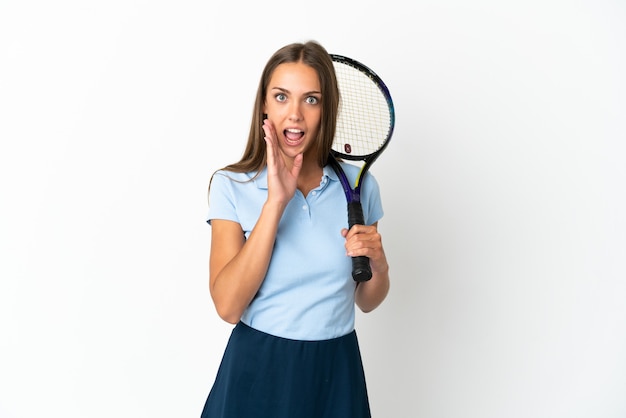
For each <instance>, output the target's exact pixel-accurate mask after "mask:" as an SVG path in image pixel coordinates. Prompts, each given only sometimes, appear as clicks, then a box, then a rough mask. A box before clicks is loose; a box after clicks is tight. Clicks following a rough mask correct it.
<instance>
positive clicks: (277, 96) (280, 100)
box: [275, 93, 287, 102]
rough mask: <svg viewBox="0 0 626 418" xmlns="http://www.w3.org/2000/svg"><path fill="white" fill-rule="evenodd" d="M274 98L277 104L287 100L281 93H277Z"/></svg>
mask: <svg viewBox="0 0 626 418" xmlns="http://www.w3.org/2000/svg"><path fill="white" fill-rule="evenodd" d="M275 97H276V100H278V101H279V102H284V101H285V100H287V96H285V95H284V94H283V93H278V94H277V95H276V96H275Z"/></svg>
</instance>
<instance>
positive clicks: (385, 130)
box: [330, 54, 395, 163]
mask: <svg viewBox="0 0 626 418" xmlns="http://www.w3.org/2000/svg"><path fill="white" fill-rule="evenodd" d="M330 56H331V58H332V61H333V66H334V67H335V74H336V75H337V84H338V86H339V95H340V100H339V113H338V115H337V127H336V131H335V138H334V140H333V146H332V153H333V155H334V156H335V157H337V158H341V159H345V160H353V161H358V160H361V161H368V162H370V163H371V162H373V160H374V159H376V158H377V157H378V155H380V153H381V152H382V151H383V150H384V149H385V148H386V147H387V145H388V144H389V141H390V140H391V136H392V134H393V129H394V126H395V110H394V105H393V100H392V98H391V94H390V93H389V89H388V88H387V86H386V85H385V83H384V82H383V80H382V79H381V78H380V77H379V76H378V75H377V74H376V73H375V72H374V71H372V70H371V69H370V68H369V67H367V66H366V65H364V64H362V63H360V62H359V61H356V60H354V59H352V58H348V57H345V56H343V55H337V54H330Z"/></svg>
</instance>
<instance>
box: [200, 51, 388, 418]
mask: <svg viewBox="0 0 626 418" xmlns="http://www.w3.org/2000/svg"><path fill="white" fill-rule="evenodd" d="M338 103H339V90H338V87H337V80H336V77H335V73H334V67H333V64H332V61H331V58H330V56H329V54H328V52H327V51H326V50H325V49H324V48H323V47H322V46H321V45H319V44H318V43H316V42H312V41H310V42H307V43H295V44H290V45H287V46H285V47H283V48H281V49H279V50H278V51H277V52H276V53H274V55H273V56H272V57H271V58H270V60H269V61H268V63H267V64H266V67H265V69H264V71H263V73H262V76H261V80H260V83H259V88H258V91H257V96H256V102H255V107H254V112H253V115H252V123H251V127H250V134H249V137H248V143H247V146H246V149H245V151H244V154H243V157H242V158H241V160H240V161H239V162H237V163H234V164H231V165H229V166H227V167H225V168H223V169H221V170H218V171H217V172H216V173H214V175H213V176H212V178H211V184H210V187H209V217H208V222H209V224H210V225H211V230H212V231H211V234H212V235H211V254H210V268H209V270H210V278H209V287H210V293H211V297H212V299H213V302H214V304H215V308H216V310H217V313H218V314H219V316H220V317H221V318H222V319H224V320H225V321H227V322H229V323H232V324H236V326H235V327H234V329H233V331H232V335H231V337H230V339H229V341H228V345H227V347H226V350H225V353H224V357H223V359H222V363H221V365H220V368H219V371H218V373H217V377H216V379H215V383H214V384H213V387H212V389H211V391H210V393H209V396H208V399H207V401H206V404H205V406H204V410H203V413H202V417H203V418H223V417H241V418H263V417H268V418H283V417H284V418H295V417H297V418H307V417H310V418H322V417H337V418H339V417H341V418H347V417H350V418H361V417H370V408H369V401H368V394H367V388H366V384H365V376H364V372H363V365H362V361H361V355H360V352H359V346H358V342H357V337H356V333H355V330H354V314H355V304H356V305H357V306H358V307H359V308H360V309H361V310H362V311H364V312H369V311H371V310H373V309H375V308H376V307H377V306H378V305H379V304H380V303H381V302H382V301H383V300H384V299H385V297H386V295H387V292H388V289H389V274H388V271H389V266H388V264H387V259H386V257H385V252H384V249H383V245H382V240H381V236H380V234H379V232H378V230H377V223H378V220H379V219H380V218H381V217H382V214H383V210H382V205H381V199H380V193H379V189H378V184H377V182H376V180H375V178H374V176H372V175H371V174H368V176H369V177H367V179H366V180H365V181H364V182H363V186H362V187H363V189H364V190H362V204H363V212H364V216H365V219H366V222H365V223H366V225H355V226H354V227H352V228H351V229H350V230H349V231H348V230H347V229H346V227H347V215H346V213H345V211H346V200H345V195H344V193H343V190H342V188H341V184H340V182H339V180H338V178H337V176H336V175H335V173H334V172H333V170H332V169H331V168H330V167H329V166H327V165H326V163H327V158H328V155H329V153H330V150H331V144H332V141H333V136H334V133H335V123H336V119H337V111H338ZM342 166H343V167H344V169H345V170H346V172H347V173H348V176H352V178H356V176H357V172H358V168H357V167H355V166H350V165H349V164H345V163H342ZM359 255H364V256H367V257H369V259H370V264H371V268H372V278H371V279H370V280H369V281H367V282H363V283H359V284H357V283H356V282H355V281H354V280H353V279H352V276H351V269H352V263H351V258H350V257H351V256H359Z"/></svg>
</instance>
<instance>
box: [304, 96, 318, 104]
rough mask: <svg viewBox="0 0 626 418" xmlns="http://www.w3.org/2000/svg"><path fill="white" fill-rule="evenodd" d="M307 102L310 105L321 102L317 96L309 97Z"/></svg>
mask: <svg viewBox="0 0 626 418" xmlns="http://www.w3.org/2000/svg"><path fill="white" fill-rule="evenodd" d="M306 102H307V103H308V104H317V103H318V102H319V100H318V99H317V97H315V96H309V97H307V98H306Z"/></svg>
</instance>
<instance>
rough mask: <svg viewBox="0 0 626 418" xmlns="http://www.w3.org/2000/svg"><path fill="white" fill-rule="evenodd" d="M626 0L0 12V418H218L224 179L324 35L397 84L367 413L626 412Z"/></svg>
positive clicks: (179, 5)
mask: <svg viewBox="0 0 626 418" xmlns="http://www.w3.org/2000/svg"><path fill="white" fill-rule="evenodd" d="M625 23H626V4H625V3H623V2H622V1H621V0H613V1H611V0H581V1H565V0H563V1H559V0H543V1H536V0H526V1H517V2H506V1H496V0H476V1H472V2H467V1H463V0H440V1H417V2H406V1H399V0H389V1H384V2H380V1H376V2H374V1H369V0H359V1H345V2H338V1H327V0H325V1H318V2H293V1H279V0H276V1H272V0H268V1H261V2H250V4H249V5H243V4H241V2H226V1H219V2H217V1H216V2H209V1H186V0H179V1H164V0H160V1H141V0H123V1H122V0H113V1H107V2H104V1H101V2H95V1H78V0H76V1H70V0H61V1H56V2H45V1H17V0H5V1H3V2H2V3H1V4H0V137H1V140H2V146H1V150H0V199H1V206H0V210H1V213H0V257H1V259H0V260H1V263H0V275H1V281H0V417H2V418H31V417H40V416H46V417H62V418H84V417H89V418H104V417H106V418H110V417H129V418H130V417H132V418H137V417H150V418H156V417H164V418H173V417H176V418H186V417H199V415H200V411H201V409H202V406H203V403H204V400H205V398H206V395H207V394H208V391H209V389H210V386H211V383H212V381H213V378H214V377H215V372H216V370H217V367H218V364H219V361H220V359H221V355H222V351H223V349H224V346H225V344H226V339H227V337H228V335H229V332H230V325H228V324H225V323H223V322H221V321H220V320H219V318H218V317H217V315H216V313H215V311H214V309H213V306H212V304H211V301H210V297H209V293H208V290H207V281H208V279H207V277H208V275H207V270H208V269H207V259H208V250H209V236H210V230H209V227H208V226H207V225H206V224H205V223H204V217H205V215H206V210H207V202H206V188H207V184H208V180H209V177H210V175H211V173H212V172H213V171H214V170H215V169H217V168H219V167H221V166H223V165H226V164H227V163H230V162H233V161H234V160H236V159H237V158H238V157H239V156H240V154H241V152H242V150H243V146H244V143H245V139H246V136H247V131H248V128H249V120H250V116H251V110H252V103H253V99H254V94H255V90H256V86H257V83H258V79H259V76H260V72H261V69H262V68H263V66H264V64H265V62H266V61H267V59H268V58H269V56H270V55H271V53H273V52H274V51H275V50H276V49H278V48H279V47H281V46H283V45H285V44H287V43H291V42H294V41H305V40H308V39H315V40H318V41H320V42H321V43H322V44H323V45H324V46H325V47H326V48H327V49H328V50H329V51H330V52H333V53H338V54H342V55H347V56H350V57H353V58H356V59H358V60H361V61H363V62H365V63H366V64H368V65H369V66H371V67H372V68H373V69H374V70H375V71H376V72H377V73H378V74H379V75H380V76H381V77H382V78H383V79H384V80H385V81H386V83H387V84H388V86H389V88H390V90H391V92H392V95H393V97H394V101H395V104H396V111H397V127H396V131H395V135H394V138H393V140H392V143H391V144H390V146H389V148H388V150H387V151H386V153H385V154H383V156H382V157H381V158H380V159H379V161H378V162H377V163H376V165H375V166H374V168H373V173H374V174H375V175H376V177H377V178H378V180H379V182H380V184H381V187H382V191H383V199H384V205H385V209H386V216H385V218H384V219H383V220H382V221H381V232H382V233H383V239H384V242H385V245H386V250H387V253H388V257H389V260H390V262H391V265H392V280H393V283H392V290H391V294H390V295H389V297H388V299H387V300H386V301H385V303H384V304H383V305H382V306H381V307H380V308H379V309H378V310H377V311H375V312H373V313H371V314H368V315H362V314H359V315H358V317H357V332H358V333H359V337H360V342H361V347H362V351H363V359H364V363H365V367H366V374H367V379H368V385H369V390H370V397H371V404H372V410H373V414H374V416H375V417H376V418H396V417H400V418H402V417H409V418H412V417H416V418H502V417H507V418H518V417H519V418H522V417H523V418H624V417H625V416H626V220H625V216H624V214H625V213H626V192H625V185H626V164H625V163H624V160H625V158H624V157H625V156H626V145H625V144H626V142H625V140H626V129H625V116H626V77H625V76H624V74H626V25H625Z"/></svg>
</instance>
